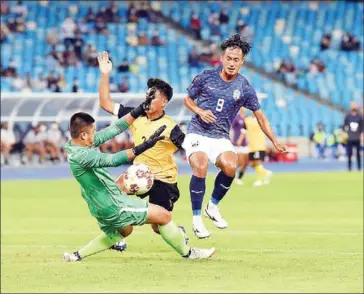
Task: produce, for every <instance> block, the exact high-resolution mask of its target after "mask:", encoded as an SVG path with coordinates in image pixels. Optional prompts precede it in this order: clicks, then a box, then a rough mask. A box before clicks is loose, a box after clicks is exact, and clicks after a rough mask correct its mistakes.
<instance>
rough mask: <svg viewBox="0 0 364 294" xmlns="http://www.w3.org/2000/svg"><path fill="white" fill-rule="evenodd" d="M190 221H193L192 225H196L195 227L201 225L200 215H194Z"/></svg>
mask: <svg viewBox="0 0 364 294" xmlns="http://www.w3.org/2000/svg"><path fill="white" fill-rule="evenodd" d="M192 220H193V223H194V224H197V225H199V224H202V217H201V215H194V216H193V217H192Z"/></svg>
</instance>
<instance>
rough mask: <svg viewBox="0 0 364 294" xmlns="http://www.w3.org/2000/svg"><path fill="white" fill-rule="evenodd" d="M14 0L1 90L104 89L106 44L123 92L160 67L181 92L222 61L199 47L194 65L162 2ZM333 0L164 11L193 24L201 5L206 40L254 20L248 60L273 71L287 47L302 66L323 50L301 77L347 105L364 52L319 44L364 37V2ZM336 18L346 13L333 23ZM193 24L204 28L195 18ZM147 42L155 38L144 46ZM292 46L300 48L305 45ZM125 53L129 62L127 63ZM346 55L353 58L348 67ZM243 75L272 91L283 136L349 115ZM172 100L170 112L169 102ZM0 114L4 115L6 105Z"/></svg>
mask: <svg viewBox="0 0 364 294" xmlns="http://www.w3.org/2000/svg"><path fill="white" fill-rule="evenodd" d="M8 3H9V11H8V12H6V9H4V11H3V9H2V24H1V28H2V29H1V30H2V38H1V53H2V54H1V69H2V70H1V73H2V76H1V88H2V89H1V90H2V92H27V91H28V92H30V91H31V92H35V93H39V92H77V91H79V92H85V93H91V92H97V90H98V77H99V71H98V67H97V62H95V57H96V55H97V52H98V51H101V50H105V49H106V50H108V51H109V53H110V56H111V59H112V61H113V63H114V69H113V71H114V74H113V82H112V83H113V85H112V86H111V88H112V89H114V90H112V91H113V92H119V90H120V87H119V84H120V82H121V81H122V80H123V81H124V82H125V83H128V85H127V86H126V87H124V88H125V89H126V90H125V91H128V92H131V93H144V92H145V85H146V81H147V79H148V77H151V76H158V77H160V78H162V79H166V80H168V81H169V82H170V83H171V84H172V86H173V87H174V90H175V92H176V93H184V92H185V89H186V87H187V86H188V85H189V83H190V82H191V80H192V79H193V77H194V76H195V75H196V74H198V73H199V72H200V71H201V70H203V69H205V68H209V67H211V65H216V64H219V59H218V57H217V56H215V55H214V54H212V56H211V52H208V50H207V51H206V52H205V51H203V52H198V55H199V56H200V58H199V59H200V60H202V62H198V63H197V65H192V64H191V62H190V60H189V59H190V58H189V57H190V56H189V53H190V52H191V51H192V49H193V48H194V46H195V42H193V41H191V40H190V39H189V38H188V37H187V36H186V35H184V34H180V33H176V31H175V30H173V29H172V28H170V27H169V26H168V25H167V24H165V23H164V22H162V21H161V20H160V14H159V12H158V11H157V12H156V11H153V10H151V9H149V8H148V7H147V6H143V5H142V6H136V7H134V5H131V6H128V4H127V3H126V2H114V4H109V2H105V3H100V2H92V1H77V4H76V2H75V1H59V2H54V3H53V2H52V5H49V2H48V1H26V2H25V1H24V2H23V3H21V2H19V3H20V4H19V3H18V2H8ZM257 3H258V2H257ZM330 3H331V2H330ZM330 3H328V4H321V3H320V4H319V7H318V8H319V9H320V10H317V9H316V10H315V9H314V8H312V7H310V6H309V4H304V2H303V4H302V3H301V2H294V4H292V5H290V4H287V3H286V2H284V1H282V2H267V4H265V5H263V6H261V7H260V10H261V11H262V12H261V15H260V14H259V15H258V13H259V12H258V10H257V9H256V8H255V7H254V6H255V5H257V4H255V2H237V1H233V2H224V4H223V5H224V6H223V7H222V6H220V5H219V4H218V3H217V2H208V3H207V4H206V5H207V6H208V9H203V10H202V9H201V5H202V3H199V2H188V4H186V3H185V2H183V3H182V2H161V4H160V6H161V13H162V14H164V15H165V16H170V17H171V19H173V20H174V21H176V22H179V23H180V24H182V25H183V26H185V27H188V26H189V22H190V17H191V14H192V12H194V13H196V14H197V15H198V19H199V20H200V22H201V28H202V29H201V37H202V39H204V40H207V39H212V40H214V41H219V40H221V38H224V37H225V36H227V35H228V34H229V33H232V32H236V26H237V24H238V25H242V22H239V20H243V21H244V23H248V25H249V28H251V31H250V32H251V33H249V32H248V33H247V37H251V38H252V41H253V45H254V49H253V50H252V53H251V55H250V56H249V57H248V61H251V62H252V63H253V64H254V65H255V66H256V67H257V68H259V67H262V68H263V69H264V70H266V71H267V72H270V71H275V66H276V64H277V62H278V61H280V60H281V59H282V58H284V57H286V56H288V57H290V58H291V59H293V60H294V61H295V63H296V62H297V66H298V67H299V66H301V65H300V63H299V62H303V63H304V62H307V61H309V60H310V58H312V57H314V56H315V55H316V53H317V54H319V57H320V58H322V59H323V60H324V62H325V64H326V68H327V72H326V73H324V74H320V75H317V76H314V77H312V78H311V77H309V76H308V75H303V76H300V77H299V78H298V81H297V83H298V87H299V88H302V87H303V88H305V87H308V88H309V89H310V90H312V89H315V88H316V91H318V92H319V93H320V94H322V96H324V97H327V98H329V99H331V100H332V101H334V102H335V103H337V104H343V105H345V106H346V105H347V103H348V101H350V100H352V99H356V98H357V96H360V95H362V91H361V90H360V89H361V88H362V83H363V82H362V78H361V79H359V78H358V77H360V75H361V77H362V63H361V62H360V61H362V52H339V51H338V49H332V50H331V49H330V50H326V51H324V52H323V53H322V54H324V55H322V54H321V53H320V52H318V50H319V48H320V38H321V36H322V35H323V34H324V33H326V32H329V31H330V30H332V29H334V28H335V29H337V28H338V26H339V28H342V29H345V30H350V31H351V32H352V33H353V34H356V35H358V36H361V35H360V34H358V32H360V28H361V27H360V25H358V26H357V27H355V24H357V22H358V21H359V20H360V18H358V17H357V15H358V13H359V12H360V11H362V5H360V4H350V5H349V4H339V3H336V2H335V3H334V4H332V3H331V4H330ZM151 4H152V6H153V4H155V3H151ZM335 5H344V6H345V5H347V6H345V9H346V10H345V13H352V14H353V17H354V16H355V18H354V20H353V21H352V22H346V21H345V22H344V21H341V19H343V17H342V15H340V16H336V15H335V16H330V15H331V14H330V13H331V12H330V11H331V9H333V8H334V7H336V6H335ZM262 7H263V8H264V9H263V10H262V9H261V8H262ZM360 9H361V10H360ZM221 10H224V11H226V13H225V16H224V15H223V16H222V17H221V16H220V15H219V14H217V15H219V20H220V18H221V21H223V22H227V23H225V24H221V25H219V27H220V29H221V36H220V37H218V38H217V37H216V35H215V37H212V38H211V32H210V28H209V27H208V24H209V16H211V14H212V13H214V12H215V13H217V12H220V11H221ZM358 11H359V12H358ZM226 15H227V16H228V18H226ZM292 15H294V16H292ZM322 15H325V17H324V18H323V16H322ZM214 17H216V14H215V16H214ZM322 18H323V19H322ZM336 18H338V19H340V22H335V19H336ZM14 20H16V22H19V23H18V25H16V26H13V22H14ZM282 22H283V23H284V24H282ZM313 22H316V25H315V26H314V27H313V26H310V27H307V23H313ZM321 22H322V23H321ZM22 23H23V26H22ZM196 24H197V27H198V22H196ZM279 24H280V25H281V26H283V27H284V29H283V31H279V29H277V26H279ZM319 24H320V25H319ZM304 28H305V29H304ZM322 28H324V29H322ZM351 28H353V30H351ZM214 29H216V27H215V28H214ZM3 31H4V33H3ZM293 32H295V35H294V37H292V33H293ZM289 37H290V38H289ZM149 41H151V42H150V43H149ZM145 42H148V45H139V44H145ZM152 42H153V44H154V45H152ZM259 43H261V44H260V45H259ZM361 43H362V40H361ZM295 47H298V48H300V49H302V50H301V51H300V52H299V53H298V52H297V49H296V50H295V49H294V48H295ZM292 48H293V49H292ZM214 50H215V49H212V50H211V51H212V52H214ZM204 54H205V57H207V59H205V61H204V60H203V59H202V57H201V56H203V55H204ZM298 54H299V56H301V55H302V54H303V55H304V58H302V60H301V58H300V59H298ZM325 56H326V57H325ZM330 58H331V59H330ZM332 58H335V60H339V61H340V64H339V65H336V64H334V63H332V62H330V60H332ZM122 62H124V66H121V67H120V64H121V63H122ZM345 64H346V65H347V64H351V65H352V66H351V67H346V66H345ZM347 70H350V72H351V73H352V74H353V76H354V77H355V78H354V79H353V80H350V79H349V78H346V77H345V71H347ZM28 73H29V74H28ZM243 74H244V75H245V76H246V77H247V78H248V80H249V81H250V82H251V83H252V84H253V86H254V87H255V88H256V90H257V92H261V93H265V94H266V99H264V100H263V101H262V103H263V106H264V108H265V110H266V112H267V114H268V117H269V118H270V120H271V121H272V122H273V125H274V128H275V129H276V131H277V132H278V135H280V136H308V135H309V134H310V133H311V132H312V130H313V128H314V126H315V125H316V123H317V122H318V121H322V122H323V123H324V124H325V125H326V126H327V127H328V129H330V130H333V129H334V128H336V127H337V126H338V125H339V124H340V122H341V121H342V114H341V113H340V112H339V111H338V110H334V109H332V108H329V107H327V106H325V105H321V104H319V103H318V102H316V101H314V100H312V99H309V98H307V96H305V95H303V94H300V93H298V92H297V91H295V90H293V89H291V88H289V87H286V86H284V85H283V84H282V83H280V82H276V81H273V80H271V79H269V78H267V77H264V76H263V75H261V74H259V73H258V72H256V71H254V70H251V69H249V68H246V67H245V68H244V69H243ZM343 76H344V77H345V78H344V77H343ZM125 78H127V79H126V80H125ZM302 79H303V82H302ZM317 83H323V84H317ZM310 87H311V88H312V89H311V88H310ZM345 87H346V88H345ZM344 89H350V91H349V90H346V91H344ZM311 92H315V91H311ZM332 93H333V94H332ZM324 94H325V95H324ZM9 103H10V102H9ZM11 103H13V102H11ZM2 104H3V103H2ZM177 104H178V105H177V106H176V107H182V101H181V102H178V103H177ZM5 109H6V108H5ZM45 109H47V108H45ZM169 109H171V111H172V107H169ZM30 115H32V114H30ZM2 116H6V113H5V112H3V111H2ZM45 116H46V117H47V114H45ZM175 116H176V115H175Z"/></svg>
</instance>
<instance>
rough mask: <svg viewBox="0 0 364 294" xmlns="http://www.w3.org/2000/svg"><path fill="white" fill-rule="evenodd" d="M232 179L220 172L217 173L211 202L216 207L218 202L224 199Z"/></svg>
mask: <svg viewBox="0 0 364 294" xmlns="http://www.w3.org/2000/svg"><path fill="white" fill-rule="evenodd" d="M233 180H234V177H229V176H227V175H225V174H224V173H223V172H222V171H220V172H219V174H218V175H217V177H216V179H215V187H214V191H212V197H211V202H212V203H213V204H215V205H218V204H219V202H220V201H221V200H222V198H224V196H225V195H226V193H227V191H228V190H229V189H230V186H231V183H232V182H233Z"/></svg>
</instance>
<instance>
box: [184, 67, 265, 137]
mask: <svg viewBox="0 0 364 294" xmlns="http://www.w3.org/2000/svg"><path fill="white" fill-rule="evenodd" d="M220 70H221V68H218V69H210V70H205V71H203V72H201V73H200V74H198V75H197V76H196V77H195V78H194V80H193V81H192V84H191V85H190V86H189V87H188V88H187V91H188V96H189V97H191V98H192V99H193V100H195V102H196V104H197V105H198V106H199V107H200V108H202V109H204V110H211V111H212V113H213V114H214V115H215V116H216V118H217V119H216V122H215V123H205V122H203V121H202V120H201V118H200V117H199V116H198V115H194V116H193V118H192V120H191V122H190V124H189V126H188V133H194V134H200V135H203V136H207V137H211V138H226V139H229V130H230V126H231V122H232V121H233V119H234V118H235V116H236V115H237V114H238V112H239V109H240V108H241V107H245V108H247V109H250V110H251V111H257V110H259V109H260V104H259V101H258V98H257V94H256V93H255V90H254V89H253V87H252V86H251V85H250V84H249V82H248V81H247V80H246V79H245V78H244V77H243V76H242V75H240V74H238V75H237V76H236V77H235V79H234V80H233V81H232V82H225V81H223V80H222V79H221V77H220V75H219V72H220Z"/></svg>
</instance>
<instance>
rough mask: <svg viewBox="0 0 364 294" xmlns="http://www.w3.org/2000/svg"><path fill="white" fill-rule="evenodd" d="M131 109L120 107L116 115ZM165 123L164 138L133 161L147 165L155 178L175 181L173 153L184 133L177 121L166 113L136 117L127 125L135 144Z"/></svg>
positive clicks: (175, 167) (119, 115)
mask: <svg viewBox="0 0 364 294" xmlns="http://www.w3.org/2000/svg"><path fill="white" fill-rule="evenodd" d="M131 110H132V108H130V107H120V108H119V111H118V117H119V118H120V117H123V116H124V115H125V114H127V113H129V112H130V111H131ZM163 125H166V127H167V128H166V129H165V130H164V132H163V133H162V135H163V136H165V138H164V139H163V140H161V141H158V142H157V143H156V144H155V145H154V146H153V147H152V148H150V149H149V150H147V151H145V152H144V153H142V154H140V155H139V156H137V157H136V158H135V159H134V163H143V164H145V165H147V166H148V167H149V168H150V170H151V171H152V173H153V174H154V177H155V179H157V180H160V181H163V182H166V183H176V182H177V164H176V162H175V160H174V157H173V154H174V153H175V152H176V151H177V150H178V149H179V148H180V147H181V145H182V143H183V140H184V137H185V134H184V133H183V132H182V131H181V129H180V128H179V126H178V125H177V123H176V122H175V121H174V120H173V119H172V118H171V117H169V116H168V115H166V114H163V115H162V116H161V117H159V118H157V119H154V120H149V119H148V118H147V117H146V116H141V117H139V118H137V119H136V120H135V121H134V123H133V124H132V125H131V126H130V127H129V128H130V131H131V133H132V135H133V138H134V142H135V145H139V144H141V143H143V142H144V141H145V140H146V139H148V138H149V137H150V136H151V135H152V134H153V133H154V132H155V131H156V130H157V129H159V128H160V127H161V126H163Z"/></svg>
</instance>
